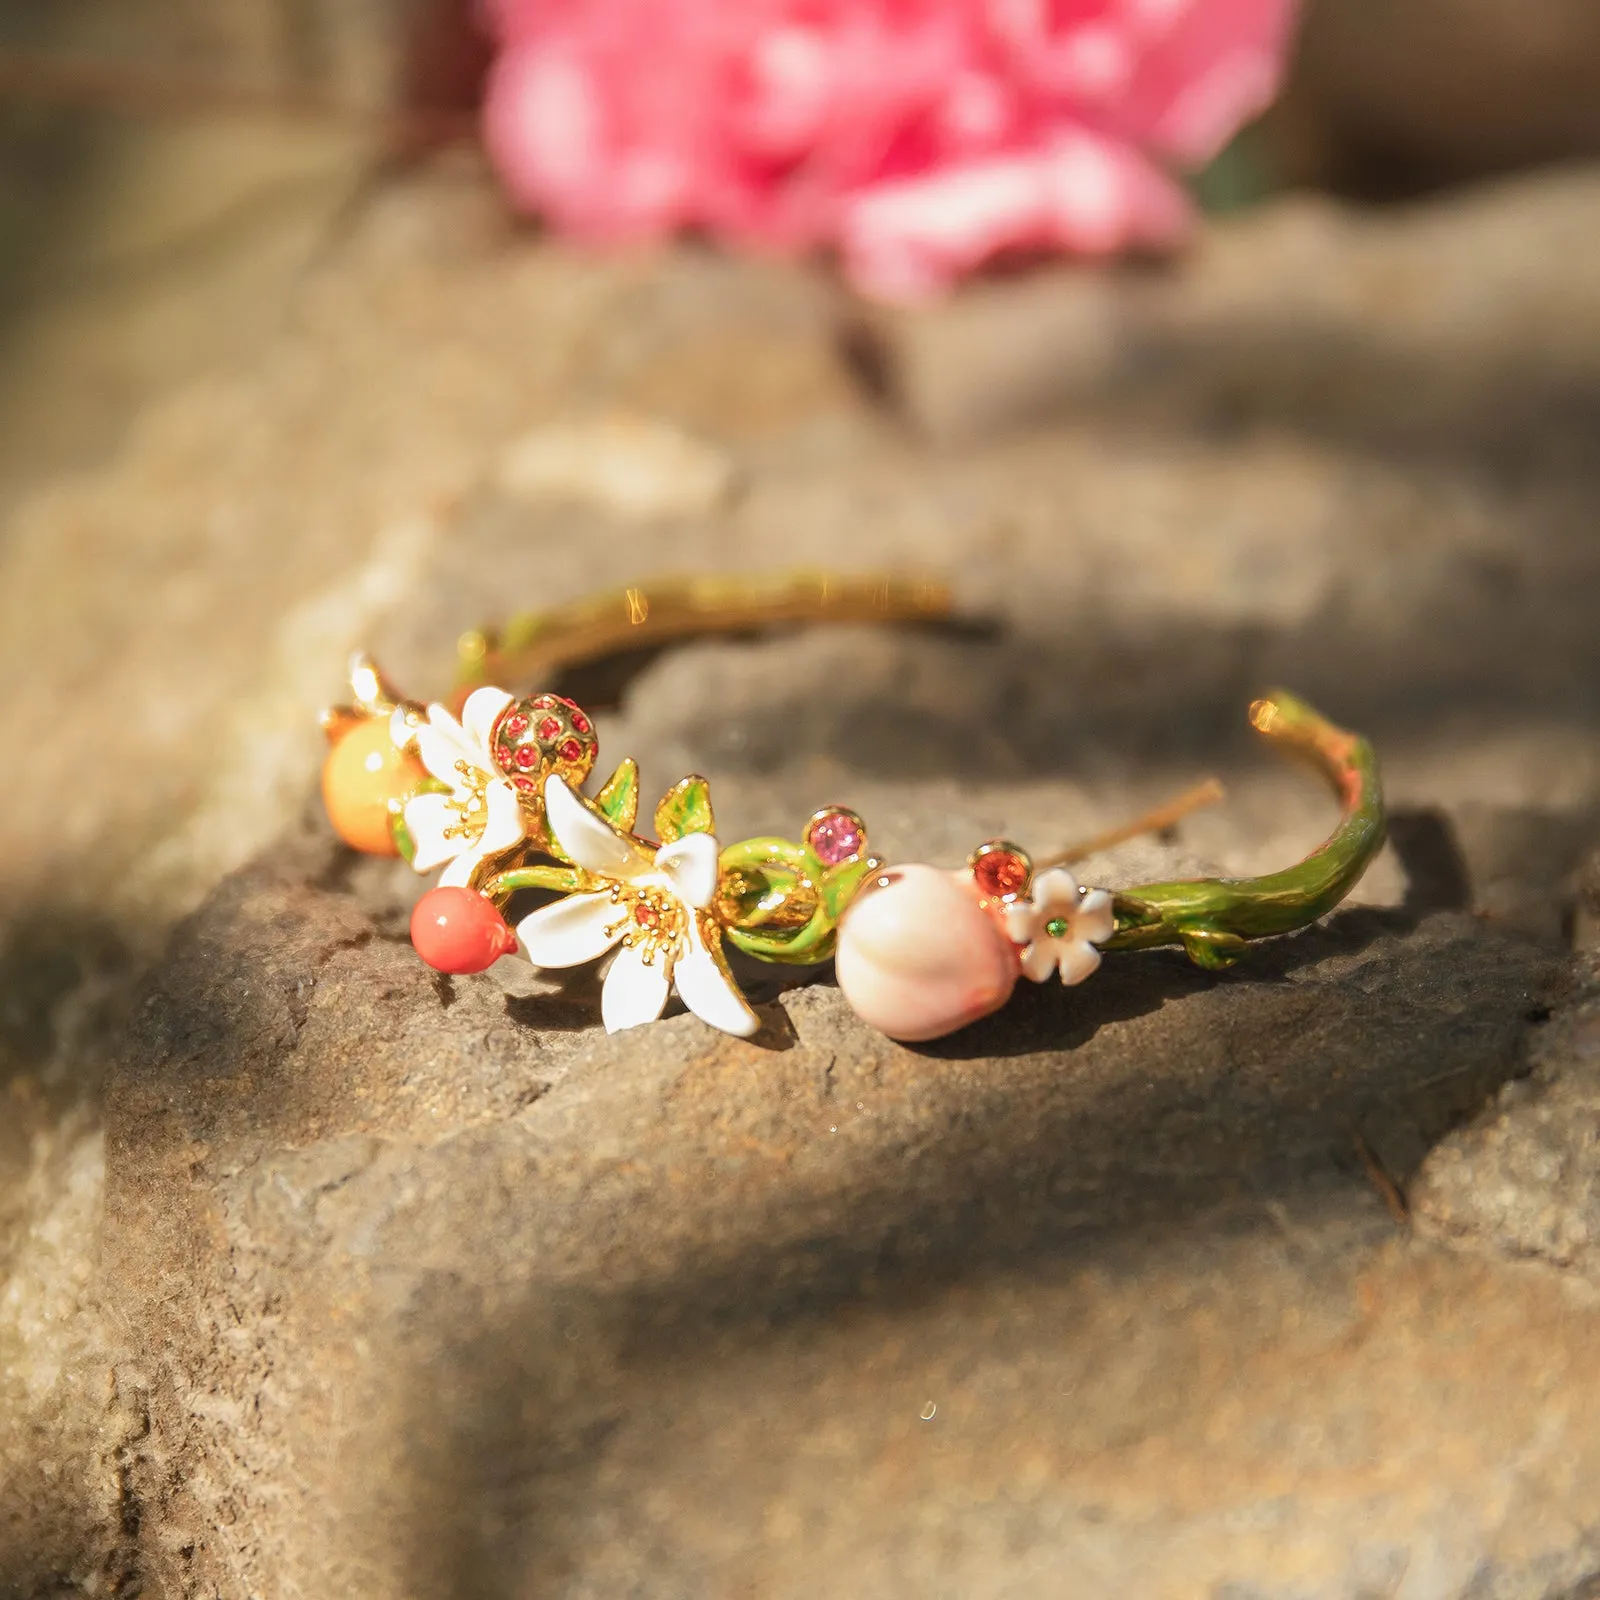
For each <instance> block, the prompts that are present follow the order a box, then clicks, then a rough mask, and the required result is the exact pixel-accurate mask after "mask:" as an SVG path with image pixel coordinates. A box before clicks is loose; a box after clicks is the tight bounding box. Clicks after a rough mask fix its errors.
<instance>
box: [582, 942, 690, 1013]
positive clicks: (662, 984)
mask: <svg viewBox="0 0 1600 1600" xmlns="http://www.w3.org/2000/svg"><path fill="white" fill-rule="evenodd" d="M667 966H668V962H667V960H666V958H665V957H664V956H657V957H656V959H655V960H654V961H649V962H647V961H646V960H645V958H644V953H643V950H642V948H641V947H640V946H639V945H633V944H625V945H624V946H623V947H622V948H621V949H620V950H619V951H618V952H617V959H616V960H615V961H613V962H612V963H611V970H610V971H609V972H608V973H607V974H606V981H605V987H604V988H603V989H602V990H601V991H600V1017H601V1020H602V1021H603V1022H604V1023H605V1025H606V1032H607V1033H620V1032H621V1031H622V1030H623V1029H624V1028H637V1027H638V1026H639V1025H640V1024H641V1023H645V1022H654V1021H655V1020H656V1018H657V1017H659V1016H660V1015H661V1013H662V1012H663V1011H664V1010H666V1006H667V994H668V991H669V990H670V989H671V987H672V981H671V979H670V977H669V976H668V974H667Z"/></svg>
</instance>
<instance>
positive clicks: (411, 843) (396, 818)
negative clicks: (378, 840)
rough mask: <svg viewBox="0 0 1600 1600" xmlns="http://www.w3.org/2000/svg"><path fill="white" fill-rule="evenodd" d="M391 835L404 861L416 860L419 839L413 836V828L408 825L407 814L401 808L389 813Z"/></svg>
mask: <svg viewBox="0 0 1600 1600" xmlns="http://www.w3.org/2000/svg"><path fill="white" fill-rule="evenodd" d="M389 837H390V838H391V839H393V840H394V847H395V849H396V850H398V851H399V852H400V857H401V859H402V860H403V861H405V862H406V863H407V864H409V863H410V862H412V861H415V860H416V858H417V841H416V840H415V839H413V838H412V837H411V830H410V829H409V828H408V827H407V826H406V814H405V812H404V811H403V810H401V809H399V808H396V809H395V810H393V811H391V812H390V813H389Z"/></svg>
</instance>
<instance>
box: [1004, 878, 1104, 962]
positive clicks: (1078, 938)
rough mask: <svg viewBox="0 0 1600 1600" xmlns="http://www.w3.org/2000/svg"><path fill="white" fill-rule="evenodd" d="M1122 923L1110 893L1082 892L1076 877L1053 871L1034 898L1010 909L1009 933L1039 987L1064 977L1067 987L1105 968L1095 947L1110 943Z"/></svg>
mask: <svg viewBox="0 0 1600 1600" xmlns="http://www.w3.org/2000/svg"><path fill="white" fill-rule="evenodd" d="M1115 926H1116V920H1115V918H1114V916H1113V915H1112V909H1111V896H1110V895H1109V894H1108V893H1107V892H1106V891H1105V890H1104V889H1090V890H1089V891H1088V892H1087V893H1085V892H1083V891H1081V890H1080V889H1079V888H1078V884H1077V880H1076V879H1075V878H1074V877H1073V876H1072V874H1071V873H1070V872H1066V871H1064V870H1063V869H1062V868H1060V867H1052V868H1051V869H1050V870H1049V871H1048V872H1041V873H1040V874H1039V876H1038V877H1037V878H1035V879H1034V882H1033V898H1032V899H1031V900H1018V901H1016V902H1015V903H1014V904H1012V905H1009V906H1007V907H1006V931H1007V932H1008V933H1009V934H1010V935H1011V939H1012V942H1013V943H1014V944H1020V945H1023V946H1025V947H1026V948H1025V949H1024V950H1023V952H1022V970H1023V972H1024V973H1025V974H1026V975H1027V976H1028V977H1030V978H1032V979H1033V981H1034V982H1035V983H1043V982H1044V981H1045V979H1046V978H1048V977H1049V976H1050V975H1051V973H1053V972H1059V973H1060V974H1061V981H1062V982H1063V983H1082V982H1083V980H1084V979H1085V978H1087V977H1088V976H1089V974H1090V973H1091V972H1093V971H1094V969H1095V968H1096V967H1098V966H1099V965H1100V952H1099V951H1098V950H1097V949H1095V944H1096V943H1097V942H1098V941H1099V940H1101V939H1109V938H1110V937H1111V933H1112V930H1113V929H1114V928H1115Z"/></svg>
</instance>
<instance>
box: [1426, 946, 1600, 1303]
mask: <svg viewBox="0 0 1600 1600" xmlns="http://www.w3.org/2000/svg"><path fill="white" fill-rule="evenodd" d="M1579 975H1580V985H1581V987H1580V989H1579V993H1578V997H1577V999H1576V1001H1575V1003H1573V1004H1572V1005H1570V1006H1568V1007H1566V1008H1564V1009H1563V1010H1562V1012H1561V1013H1560V1015H1559V1016H1558V1017H1556V1018H1555V1019H1554V1020H1553V1021H1551V1022H1549V1023H1548V1024H1546V1025H1545V1026H1543V1027H1541V1028H1540V1030H1539V1032H1538V1036H1537V1043H1536V1044H1535V1046H1534V1048H1533V1050H1532V1051H1531V1054H1530V1060H1529V1066H1530V1069H1531V1070H1530V1071H1529V1073H1528V1075H1527V1076H1526V1077H1524V1078H1519V1079H1518V1080H1517V1081H1516V1082H1514V1083H1508V1084H1507V1085H1506V1086H1505V1087H1504V1088H1503V1089H1502V1090H1501V1091H1500V1093H1499V1095H1498V1096H1497V1097H1496V1101H1495V1104H1494V1106H1493V1108H1492V1109H1491V1110H1490V1111H1489V1112H1487V1113H1486V1114H1485V1115H1484V1116H1483V1117H1482V1118H1481V1119H1480V1120H1478V1121H1477V1122H1474V1123H1473V1125H1472V1126H1471V1127H1469V1128H1465V1129H1463V1130H1462V1131H1461V1132H1459V1133H1457V1134H1454V1135H1452V1136H1451V1137H1450V1138H1449V1139H1447V1140H1446V1141H1445V1142H1444V1143H1443V1144H1441V1145H1440V1146H1439V1148H1438V1149H1436V1150H1434V1151H1433V1152H1432V1153H1431V1154H1430V1155H1429V1157H1428V1159H1427V1161H1426V1163H1425V1164H1424V1166H1423V1169H1422V1172H1421V1174H1420V1176H1419V1183H1418V1186H1417V1189H1416V1191H1415V1193H1414V1196H1413V1198H1414V1200H1415V1203H1416V1206H1417V1212H1418V1215H1419V1217H1421V1218H1422V1219H1424V1220H1425V1221H1426V1223H1427V1224H1428V1225H1429V1226H1430V1227H1431V1228H1432V1229H1433V1230H1435V1231H1436V1232H1438V1233H1439V1234H1441V1235H1443V1236H1444V1237H1446V1238H1451V1239H1469V1240H1472V1241H1474V1242H1476V1243H1479V1244H1482V1245H1486V1246H1488V1247H1490V1248H1492V1249H1494V1250H1496V1251H1498V1252H1500V1253H1502V1254H1505V1255H1510V1256H1531V1257H1534V1258H1536V1259H1538V1260H1542V1261H1549V1262H1551V1263H1553V1264H1554V1265H1556V1266H1559V1267H1563V1268H1570V1269H1573V1270H1576V1271H1580V1272H1583V1273H1584V1274H1586V1275H1587V1276H1589V1277H1596V1276H1600V1140H1597V1137H1596V1129H1597V1125H1600V1124H1597V1115H1600V963H1597V961H1596V957H1595V954H1594V952H1593V951H1589V952H1587V953H1586V955H1585V956H1584V958H1583V960H1582V961H1581V962H1580V963H1579Z"/></svg>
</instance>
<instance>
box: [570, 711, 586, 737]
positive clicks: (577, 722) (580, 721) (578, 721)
mask: <svg viewBox="0 0 1600 1600" xmlns="http://www.w3.org/2000/svg"><path fill="white" fill-rule="evenodd" d="M572 726H573V728H574V730H575V731H576V732H578V733H587V732H588V731H589V729H590V726H591V724H590V722H589V719H588V718H587V717H586V716H584V714H583V713H582V712H581V711H574V712H573V713H572Z"/></svg>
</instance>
